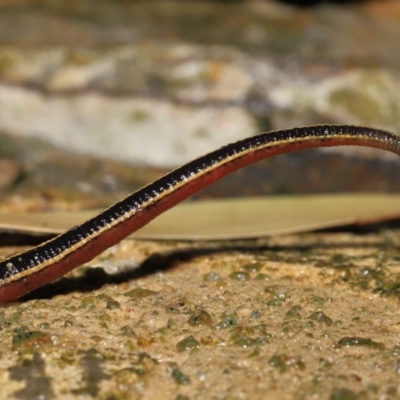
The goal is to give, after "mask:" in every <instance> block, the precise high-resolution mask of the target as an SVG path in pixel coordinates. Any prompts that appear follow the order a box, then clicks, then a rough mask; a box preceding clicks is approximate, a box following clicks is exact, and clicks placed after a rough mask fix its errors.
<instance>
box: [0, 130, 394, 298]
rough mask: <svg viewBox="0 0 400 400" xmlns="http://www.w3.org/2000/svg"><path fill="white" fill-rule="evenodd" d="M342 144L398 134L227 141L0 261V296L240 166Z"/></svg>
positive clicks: (78, 261)
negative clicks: (98, 211)
mask: <svg viewBox="0 0 400 400" xmlns="http://www.w3.org/2000/svg"><path fill="white" fill-rule="evenodd" d="M341 145H359V146H368V147H375V148H380V149H385V150H389V151H392V152H394V153H396V154H398V155H400V136H398V135H395V134H393V133H390V132H386V131H382V130H377V129H371V128H363V127H353V126H329V125H326V126H322V125H321V126H311V127H306V128H294V129H288V130H282V131H274V132H269V133H264V134H261V135H258V136H254V137H251V138H248V139H244V140H241V141H239V142H236V143H233V144H229V145H227V146H225V147H222V148H220V149H218V150H216V151H214V152H212V153H209V154H207V155H205V156H203V157H200V158H198V159H196V160H194V161H191V162H189V163H188V164H186V165H184V166H183V167H180V168H178V169H176V170H174V171H172V172H170V173H169V174H167V175H165V176H164V177H162V178H160V179H158V180H157V181H155V182H153V183H151V184H150V185H148V186H145V187H144V188H142V189H140V190H138V191H137V192H135V193H133V194H131V195H130V196H128V197H127V198H125V199H124V200H121V201H120V202H118V203H116V204H114V205H113V206H111V207H110V208H108V209H107V210H105V211H103V212H102V213H101V214H99V215H98V216H96V217H94V218H93V219H91V220H89V221H86V222H84V223H83V224H81V225H79V226H76V227H74V228H72V229H70V230H69V231H67V232H65V233H63V234H61V235H59V236H57V237H55V238H54V239H51V240H49V241H47V242H45V243H43V244H41V245H39V246H37V247H35V248H33V249H30V250H28V251H25V252H23V253H20V254H17V255H15V256H12V257H9V258H7V259H5V260H3V261H1V262H0V301H1V302H6V301H12V300H16V299H18V298H19V297H21V296H22V295H24V294H26V293H28V292H30V291H32V290H34V289H36V288H38V287H40V286H43V285H45V284H46V283H48V282H51V281H53V280H55V279H57V278H59V277H61V276H63V275H65V274H66V273H67V272H69V271H71V270H73V269H74V268H76V267H78V266H80V265H82V264H84V263H85V262H87V261H90V260H91V259H93V258H94V257H95V256H97V255H98V254H100V253H101V252H102V251H104V250H105V249H107V248H108V247H111V246H112V245H114V244H116V243H118V242H119V241H121V240H122V239H124V238H125V237H127V236H128V235H129V234H131V233H132V232H134V231H136V230H137V229H139V228H141V227H142V226H144V225H146V224H147V223H148V222H150V221H151V220H152V219H154V218H155V217H157V216H158V215H159V214H161V213H162V212H164V211H166V210H168V209H169V208H171V207H173V206H174V205H176V204H177V203H179V202H181V201H182V200H184V199H186V198H187V197H189V196H190V195H192V194H193V193H196V192H198V191H200V190H201V189H203V188H204V187H206V186H208V185H210V184H211V183H213V182H215V181H217V180H219V179H221V178H222V177H224V176H226V175H228V174H230V173H231V172H234V171H236V170H238V169H239V168H242V167H244V166H246V165H249V164H252V163H254V162H256V161H259V160H261V159H264V158H267V157H271V156H274V155H277V154H285V153H289V152H293V151H298V150H303V149H309V148H315V147H328V146H341Z"/></svg>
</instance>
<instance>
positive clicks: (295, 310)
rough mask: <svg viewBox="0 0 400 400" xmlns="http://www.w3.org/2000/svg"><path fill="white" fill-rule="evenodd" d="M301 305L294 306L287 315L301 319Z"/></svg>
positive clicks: (287, 316)
mask: <svg viewBox="0 0 400 400" xmlns="http://www.w3.org/2000/svg"><path fill="white" fill-rule="evenodd" d="M300 311H301V306H293V307H292V308H291V309H290V310H289V311H288V312H287V313H286V315H285V317H286V318H293V319H301V314H300Z"/></svg>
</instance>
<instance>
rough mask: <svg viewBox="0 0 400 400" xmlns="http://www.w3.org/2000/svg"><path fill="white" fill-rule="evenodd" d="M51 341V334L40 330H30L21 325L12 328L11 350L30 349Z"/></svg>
mask: <svg viewBox="0 0 400 400" xmlns="http://www.w3.org/2000/svg"><path fill="white" fill-rule="evenodd" d="M48 343H51V335H49V334H48V333H44V332H41V331H31V330H30V329H29V328H28V327H27V326H25V325H22V326H20V327H18V328H15V329H14V334H13V336H12V348H13V350H21V349H31V348H36V347H38V346H43V345H46V344H48Z"/></svg>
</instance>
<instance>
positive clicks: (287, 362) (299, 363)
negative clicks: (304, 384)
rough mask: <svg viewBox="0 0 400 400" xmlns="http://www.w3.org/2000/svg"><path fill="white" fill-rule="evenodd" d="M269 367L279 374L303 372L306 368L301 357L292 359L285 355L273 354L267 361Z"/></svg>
mask: <svg viewBox="0 0 400 400" xmlns="http://www.w3.org/2000/svg"><path fill="white" fill-rule="evenodd" d="M268 363H269V365H271V367H274V368H276V369H278V370H279V372H286V371H288V370H291V371H298V370H300V371H303V370H305V368H306V364H305V362H304V361H303V360H302V359H301V357H292V356H288V355H287V354H275V355H273V356H272V357H271V358H270V359H269V360H268Z"/></svg>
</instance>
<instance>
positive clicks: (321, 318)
mask: <svg viewBox="0 0 400 400" xmlns="http://www.w3.org/2000/svg"><path fill="white" fill-rule="evenodd" d="M308 319H311V320H313V321H317V322H320V323H321V324H325V325H326V326H332V325H333V320H332V319H331V318H329V317H328V316H327V315H326V314H325V313H323V312H322V311H316V312H313V313H312V314H311V315H309V316H308Z"/></svg>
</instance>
